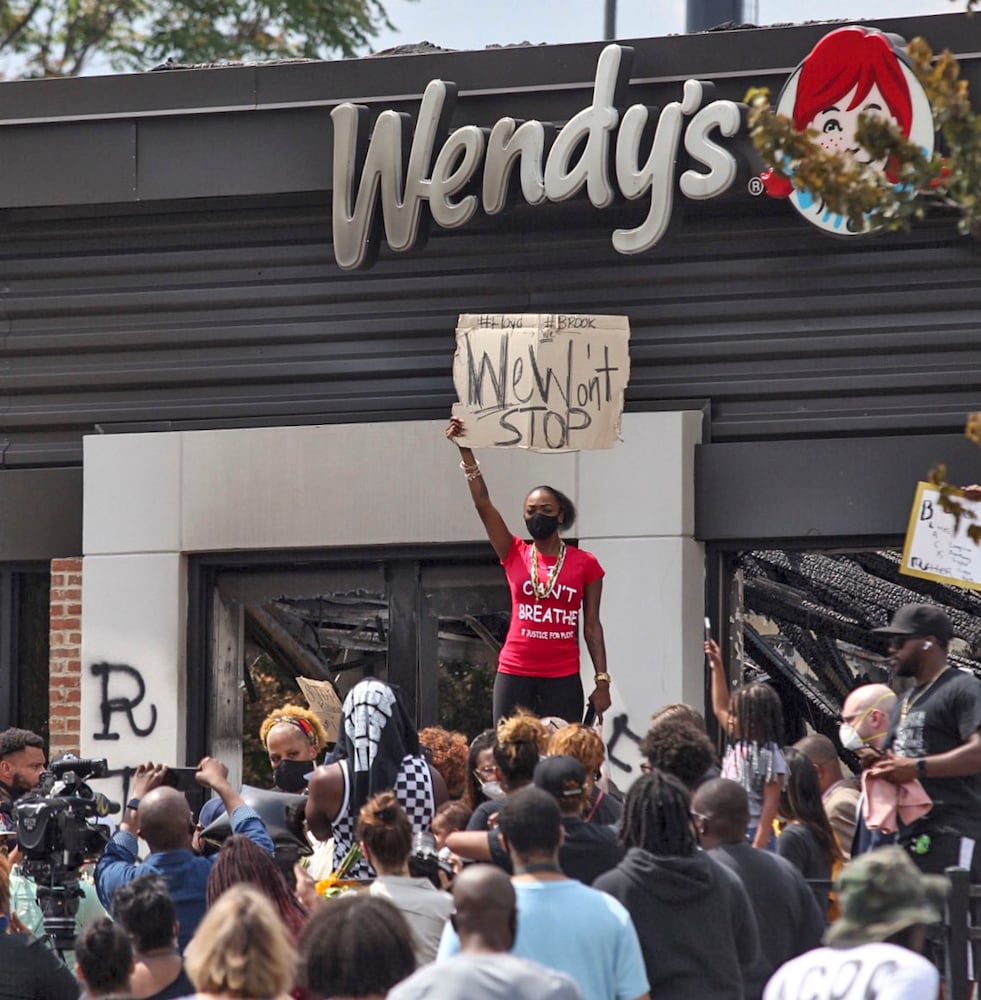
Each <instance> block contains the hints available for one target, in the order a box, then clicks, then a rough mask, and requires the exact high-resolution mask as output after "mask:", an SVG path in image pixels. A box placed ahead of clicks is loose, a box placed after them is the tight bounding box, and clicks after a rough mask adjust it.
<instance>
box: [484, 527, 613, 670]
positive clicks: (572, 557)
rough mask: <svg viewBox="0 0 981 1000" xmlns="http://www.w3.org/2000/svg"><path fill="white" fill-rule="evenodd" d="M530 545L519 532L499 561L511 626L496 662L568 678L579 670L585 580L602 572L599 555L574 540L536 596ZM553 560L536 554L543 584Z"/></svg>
mask: <svg viewBox="0 0 981 1000" xmlns="http://www.w3.org/2000/svg"><path fill="white" fill-rule="evenodd" d="M531 550H532V546H531V545H530V544H529V543H528V542H525V541H522V540H521V539H520V538H518V537H517V536H514V537H513V538H512V539H511V548H510V549H509V550H508V554H507V556H505V558H504V560H503V561H502V562H501V565H502V566H503V567H504V573H505V575H506V576H507V580H508V586H509V587H510V588H511V626H510V628H509V629H508V634H507V638H506V639H505V640H504V646H503V648H502V649H501V653H500V656H499V657H498V661H497V669H498V670H500V671H501V673H502V674H521V675H523V676H525V677H567V676H569V674H577V673H579V619H580V618H581V617H582V598H583V591H584V590H585V588H586V584H588V583H592V582H593V581H594V580H599V579H600V578H601V577H602V576H603V567H602V566H600V564H599V562H598V561H597V559H596V556H594V555H592V553H590V552H584V551H583V550H582V549H577V548H576V547H575V546H573V545H569V546H567V547H566V550H565V562H564V563H563V564H562V570H561V572H560V573H559V576H558V579H557V580H556V581H555V583H554V584H553V585H552V589H551V590H550V591H549V592H548V594H547V595H546V596H545V597H543V598H541V599H538V598H536V597H535V592H534V590H533V589H532V586H531ZM554 565H555V559H552V558H550V557H548V556H543V555H542V554H541V553H539V554H538V578H539V580H540V581H541V582H543V583H544V581H545V580H547V579H548V575H549V572H550V571H551V569H552V567H553V566H554Z"/></svg>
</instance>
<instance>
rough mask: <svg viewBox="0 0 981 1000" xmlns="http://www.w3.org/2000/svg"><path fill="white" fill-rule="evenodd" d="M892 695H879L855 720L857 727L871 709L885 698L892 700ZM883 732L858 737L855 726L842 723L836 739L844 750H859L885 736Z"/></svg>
mask: <svg viewBox="0 0 981 1000" xmlns="http://www.w3.org/2000/svg"><path fill="white" fill-rule="evenodd" d="M892 697H894V695H893V694H892V693H891V692H887V693H886V694H883V695H880V696H879V697H878V698H876V700H875V701H874V702H872V704H871V705H869V707H868V708H867V709H866V710H865V711H864V712H862V714H861V715H860V716H859V717H858V718H857V719H856V720H855V722H856V723H857V725H859V726H860V725H861V724H862V723H863V722H864V721H865V720H866V718H868V715H869V713H870V712H871V711H873V709H875V708H877V707H878V706H879V705H881V704H882V702H884V701H885V700H886V699H887V698H892ZM885 735H886V734H885V732H882V733H873V734H872V735H871V736H860V735H859V732H858V729H857V728H856V726H853V725H851V723H848V722H843V723H842V724H841V725H840V726H839V727H838V739H839V740H841V745H842V746H843V747H844V748H845V749H846V750H861V749H862V747H864V746H865V745H866V744H867V743H874V742H875V741H876V740H877V739H878V738H879V737H880V736H885Z"/></svg>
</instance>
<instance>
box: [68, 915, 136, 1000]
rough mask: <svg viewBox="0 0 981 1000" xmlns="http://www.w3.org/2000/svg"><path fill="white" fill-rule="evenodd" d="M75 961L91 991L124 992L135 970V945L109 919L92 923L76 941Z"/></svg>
mask: <svg viewBox="0 0 981 1000" xmlns="http://www.w3.org/2000/svg"><path fill="white" fill-rule="evenodd" d="M75 961H76V962H78V967H79V969H81V972H82V978H83V979H84V980H85V982H86V984H87V985H88V987H89V990H88V992H91V991H93V990H98V991H99V992H100V993H125V992H127V991H128V990H129V974H130V972H132V970H133V943H132V942H131V941H130V939H129V935H128V934H127V933H126V931H125V930H123V928H122V927H120V926H119V924H114V923H113V922H112V920H111V919H110V918H109V917H96V919H95V920H91V921H89V923H87V924H86V925H85V926H84V927H83V928H82V932H81V933H80V934H79V935H78V937H77V938H76V939H75Z"/></svg>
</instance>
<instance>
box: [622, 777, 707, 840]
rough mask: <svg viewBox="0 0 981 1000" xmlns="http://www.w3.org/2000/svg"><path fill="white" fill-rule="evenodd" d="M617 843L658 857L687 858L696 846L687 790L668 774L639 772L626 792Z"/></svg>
mask: <svg viewBox="0 0 981 1000" xmlns="http://www.w3.org/2000/svg"><path fill="white" fill-rule="evenodd" d="M620 842H621V843H622V844H623V845H624V846H625V847H639V848H641V849H642V850H645V851H648V852H649V853H650V854H657V855H661V856H662V857H688V856H689V855H690V854H693V853H694V852H695V849H696V847H697V846H698V844H697V842H696V840H695V830H694V827H693V826H692V821H691V809H690V807H689V803H688V789H687V788H685V786H684V785H683V784H682V783H681V782H680V781H679V780H678V779H677V778H674V777H672V776H671V775H670V774H665V773H664V772H663V771H656V770H655V771H651V773H650V774H644V775H641V777H639V778H638V779H637V780H636V781H635V782H634V783H633V784H632V785H631V786H630V791H629V792H628V793H627V801H626V802H625V803H624V807H623V818H622V819H621V821H620Z"/></svg>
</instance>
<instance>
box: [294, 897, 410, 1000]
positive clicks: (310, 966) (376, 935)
mask: <svg viewBox="0 0 981 1000" xmlns="http://www.w3.org/2000/svg"><path fill="white" fill-rule="evenodd" d="M297 947H298V950H299V953H300V976H299V979H300V983H299V984H298V985H300V986H302V987H303V988H304V989H305V990H307V991H308V992H309V993H311V994H313V995H314V996H321V997H335V996H343V997H367V996H371V995H373V994H376V993H379V994H381V995H382V996H384V995H385V994H387V993H388V991H389V990H390V989H391V988H392V987H393V986H394V985H395V984H396V983H398V982H401V981H402V980H403V979H405V978H406V977H407V976H409V975H411V974H412V972H413V971H415V967H416V959H415V954H414V952H413V950H412V931H410V930H409V925H408V924H407V923H406V920H405V917H403V916H402V914H401V912H400V911H399V910H397V909H396V908H395V907H394V906H393V905H392V904H391V903H390V902H389V901H388V900H387V899H381V898H379V897H377V896H368V895H361V894H353V893H352V894H349V895H345V896H341V897H339V898H338V899H332V900H331V901H330V903H329V905H327V906H322V907H321V908H320V909H319V910H317V911H316V912H315V913H314V914H313V916H312V917H311V918H310V919H309V920H308V921H307V925H306V927H304V928H303V932H302V933H301V934H300V940H299V942H298V945H297Z"/></svg>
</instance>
